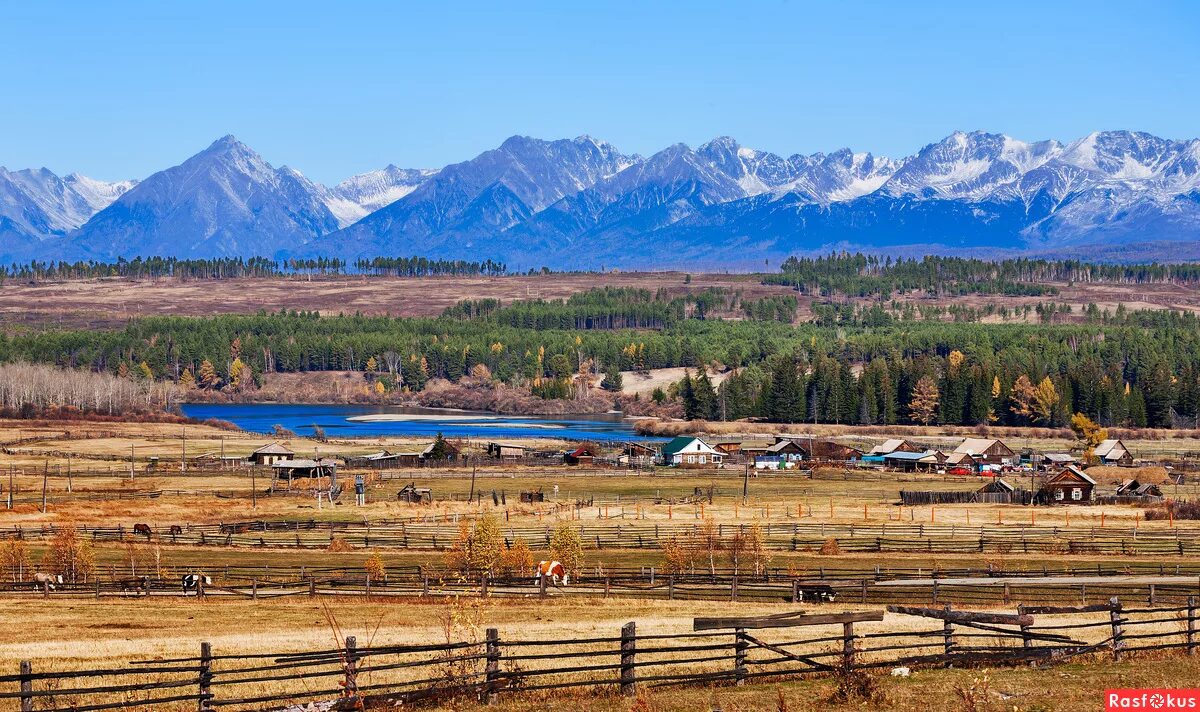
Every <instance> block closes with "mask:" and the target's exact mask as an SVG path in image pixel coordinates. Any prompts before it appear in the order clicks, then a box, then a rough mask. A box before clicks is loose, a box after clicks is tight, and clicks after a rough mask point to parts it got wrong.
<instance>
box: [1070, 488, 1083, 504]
mask: <svg viewBox="0 0 1200 712" xmlns="http://www.w3.org/2000/svg"><path fill="white" fill-rule="evenodd" d="M1071 499H1073V500H1075V501H1076V502H1078V501H1080V500H1082V499H1083V490H1082V489H1081V488H1079V487H1076V488H1074V489H1072V490H1071Z"/></svg>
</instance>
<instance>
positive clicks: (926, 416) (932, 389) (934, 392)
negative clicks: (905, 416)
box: [908, 376, 941, 425]
mask: <svg viewBox="0 0 1200 712" xmlns="http://www.w3.org/2000/svg"><path fill="white" fill-rule="evenodd" d="M940 399H941V394H940V393H939V392H938V386H937V381H935V380H933V377H932V376H922V377H921V380H919V381H917V385H916V387H915V388H913V393H912V400H910V401H909V402H908V412H909V416H910V417H911V418H912V419H913V420H915V421H917V422H918V423H920V424H921V425H929V424H930V423H931V422H933V419H934V417H936V416H937V409H938V402H939V400H940Z"/></svg>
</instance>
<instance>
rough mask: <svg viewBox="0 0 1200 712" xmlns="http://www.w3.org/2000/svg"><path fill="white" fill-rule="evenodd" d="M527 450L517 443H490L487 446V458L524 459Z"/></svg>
mask: <svg viewBox="0 0 1200 712" xmlns="http://www.w3.org/2000/svg"><path fill="white" fill-rule="evenodd" d="M528 450H529V448H527V447H525V446H524V445H518V444H517V443H504V442H490V443H488V444H487V454H488V457H495V458H498V459H500V460H519V459H521V458H523V457H525V454H526V452H527V451H528Z"/></svg>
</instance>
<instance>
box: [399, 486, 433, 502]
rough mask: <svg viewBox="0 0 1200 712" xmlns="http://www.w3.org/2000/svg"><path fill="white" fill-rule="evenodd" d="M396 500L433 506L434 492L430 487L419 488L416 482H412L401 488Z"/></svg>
mask: <svg viewBox="0 0 1200 712" xmlns="http://www.w3.org/2000/svg"><path fill="white" fill-rule="evenodd" d="M396 499H397V500H399V501H401V502H408V503H409V504H433V490H432V489H430V488H428V487H417V483H416V482H410V483H409V484H406V485H404V486H403V487H401V488H400V491H399V492H397V493H396Z"/></svg>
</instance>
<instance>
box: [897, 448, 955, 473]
mask: <svg viewBox="0 0 1200 712" xmlns="http://www.w3.org/2000/svg"><path fill="white" fill-rule="evenodd" d="M945 463H946V454H945V453H943V452H942V451H941V450H926V451H924V452H890V453H888V454H886V455H884V456H883V464H884V465H885V466H887V467H894V468H896V469H897V470H903V471H905V472H913V471H918V470H919V471H922V472H928V471H930V470H936V469H938V468H939V467H942V466H943V465H944V464H945Z"/></svg>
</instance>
